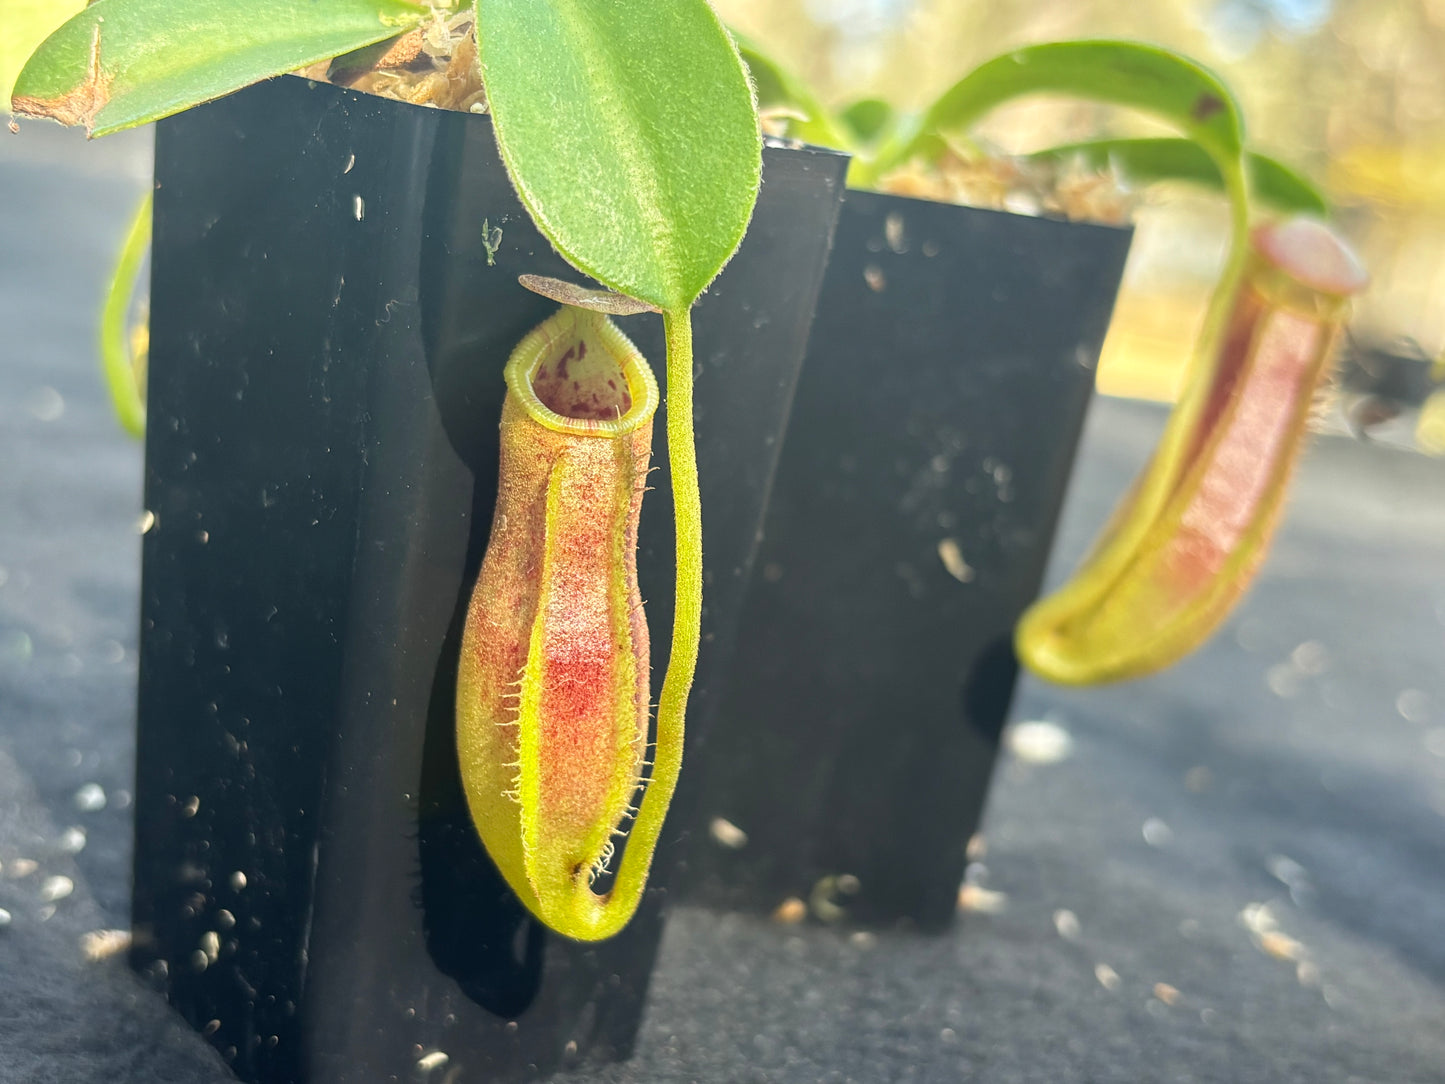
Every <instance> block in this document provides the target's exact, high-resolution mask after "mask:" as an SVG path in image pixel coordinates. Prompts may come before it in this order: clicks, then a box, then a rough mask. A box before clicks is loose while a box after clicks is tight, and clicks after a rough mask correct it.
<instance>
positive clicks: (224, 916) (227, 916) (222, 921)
mask: <svg viewBox="0 0 1445 1084" xmlns="http://www.w3.org/2000/svg"><path fill="white" fill-rule="evenodd" d="M235 925H236V916H235V915H233V914H231V912H230V911H227V910H226V909H225V908H224V907H222V908H221V909H220V910H219V911H217V912H216V926H217V927H218V928H220V929H222V930H229V929H231V928H232V927H234V926H235Z"/></svg>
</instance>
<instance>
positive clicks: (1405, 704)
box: [1395, 689, 1430, 723]
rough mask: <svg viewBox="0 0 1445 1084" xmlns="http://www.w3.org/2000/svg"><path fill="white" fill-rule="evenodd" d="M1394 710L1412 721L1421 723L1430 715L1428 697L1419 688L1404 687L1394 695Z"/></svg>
mask: <svg viewBox="0 0 1445 1084" xmlns="http://www.w3.org/2000/svg"><path fill="white" fill-rule="evenodd" d="M1395 710H1396V711H1398V712H1399V713H1400V717H1401V718H1403V719H1406V720H1408V721H1409V722H1412V723H1423V722H1424V721H1425V720H1426V718H1427V717H1428V716H1429V715H1430V697H1429V696H1427V695H1426V694H1425V693H1423V692H1421V691H1420V690H1419V689H1406V690H1404V691H1403V692H1401V693H1400V695H1399V696H1397V697H1395Z"/></svg>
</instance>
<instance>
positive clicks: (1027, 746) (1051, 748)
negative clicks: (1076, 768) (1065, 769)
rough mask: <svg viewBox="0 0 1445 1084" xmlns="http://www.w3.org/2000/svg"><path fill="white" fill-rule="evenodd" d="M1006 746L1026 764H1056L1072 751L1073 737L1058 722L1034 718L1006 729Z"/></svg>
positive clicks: (1066, 757)
mask: <svg viewBox="0 0 1445 1084" xmlns="http://www.w3.org/2000/svg"><path fill="white" fill-rule="evenodd" d="M1008 748H1009V751H1010V752H1011V753H1013V755H1014V756H1016V757H1018V758H1019V760H1022V761H1024V762H1025V763H1026V764H1058V763H1059V762H1060V761H1063V760H1067V759H1068V758H1069V756H1070V754H1071V753H1073V751H1074V739H1073V738H1072V737H1070V735H1069V732H1068V731H1067V730H1065V729H1064V728H1063V727H1061V726H1059V724H1058V723H1055V722H1051V721H1050V720H1048V719H1035V720H1032V721H1029V722H1024V723H1015V724H1014V725H1013V726H1011V727H1009V730H1008Z"/></svg>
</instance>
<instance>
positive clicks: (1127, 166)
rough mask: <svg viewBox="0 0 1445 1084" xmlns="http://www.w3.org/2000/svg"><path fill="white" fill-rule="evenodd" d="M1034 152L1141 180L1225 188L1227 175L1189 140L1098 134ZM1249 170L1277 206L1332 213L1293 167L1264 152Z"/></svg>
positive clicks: (1252, 156)
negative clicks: (1115, 136)
mask: <svg viewBox="0 0 1445 1084" xmlns="http://www.w3.org/2000/svg"><path fill="white" fill-rule="evenodd" d="M1029 157H1031V158H1035V159H1053V160H1056V161H1067V160H1069V159H1074V158H1077V159H1080V160H1082V161H1083V162H1085V163H1086V164H1087V165H1089V166H1090V167H1091V168H1094V169H1105V168H1107V167H1109V166H1111V165H1112V166H1113V167H1115V168H1116V169H1118V170H1119V171H1120V172H1121V173H1122V174H1123V175H1124V176H1125V177H1127V178H1129V179H1130V180H1132V181H1136V182H1139V183H1149V182H1151V181H1186V182H1189V183H1193V184H1199V185H1203V186H1205V187H1207V188H1212V189H1214V190H1216V191H1223V189H1224V180H1223V178H1222V177H1221V176H1220V173H1219V169H1218V167H1217V166H1216V165H1215V164H1214V160H1213V159H1212V158H1210V157H1209V155H1208V154H1206V153H1205V152H1204V149H1203V148H1202V147H1200V146H1199V145H1198V144H1197V143H1191V142H1190V141H1189V140H1187V139H1099V140H1091V141H1089V142H1086V143H1066V144H1064V145H1062V146H1058V147H1050V148H1049V149H1048V150H1044V151H1039V152H1038V153H1036V154H1032V155H1030V156H1029ZM1245 169H1246V172H1247V174H1248V176H1249V182H1250V184H1249V187H1250V193H1251V195H1253V196H1254V198H1256V199H1257V200H1259V201H1260V202H1261V203H1265V204H1268V205H1269V206H1271V207H1273V208H1275V209H1276V210H1278V211H1285V212H1294V213H1300V214H1310V215H1316V216H1319V217H1321V218H1323V217H1325V216H1326V215H1328V214H1329V203H1328V201H1327V200H1326V199H1325V196H1324V193H1322V192H1321V191H1320V190H1319V189H1318V188H1316V187H1315V185H1314V184H1313V183H1311V182H1310V181H1309V180H1308V179H1306V178H1305V177H1304V176H1302V175H1301V174H1299V173H1297V172H1295V171H1294V170H1293V169H1291V168H1290V167H1289V166H1287V165H1285V164H1284V163H1283V162H1280V161H1278V160H1276V159H1274V158H1270V157H1268V156H1266V155H1263V154H1256V153H1254V152H1252V151H1251V152H1248V153H1247V154H1246V155H1245Z"/></svg>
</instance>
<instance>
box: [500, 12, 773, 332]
mask: <svg viewBox="0 0 1445 1084" xmlns="http://www.w3.org/2000/svg"><path fill="white" fill-rule="evenodd" d="M477 25H478V30H479V35H478V38H479V41H478V46H479V51H480V53H481V60H482V72H483V79H484V82H485V85H486V91H487V101H488V103H489V104H490V107H491V112H492V120H493V123H494V124H495V127H496V133H497V144H498V146H499V147H500V149H501V152H502V159H503V161H505V162H506V165H507V169H508V171H509V172H510V174H511V176H512V181H513V183H514V184H515V185H516V187H517V192H518V194H519V195H520V197H521V199H522V202H523V204H525V205H526V207H527V210H528V211H529V212H530V213H531V215H532V218H533V220H534V221H535V222H536V223H537V226H538V227H539V228H540V229H541V231H542V232H543V233H544V234H545V235H546V236H547V238H548V239H549V240H550V241H551V242H552V244H553V245H555V246H556V248H557V250H558V251H559V252H561V254H562V255H563V256H564V257H566V258H567V259H568V260H569V261H571V263H573V264H574V265H575V266H576V267H577V268H579V269H580V270H582V271H583V272H585V273H586V274H588V275H591V276H592V277H593V278H595V279H597V280H598V281H600V282H602V283H603V284H604V285H606V286H609V287H611V288H612V289H614V290H616V291H618V292H619V293H623V294H627V295H628V296H630V297H635V298H638V299H640V300H642V301H646V302H648V303H650V304H652V305H655V306H657V307H658V308H660V309H662V310H664V311H666V312H680V311H686V309H687V308H688V306H690V305H691V304H692V302H693V301H694V300H695V299H696V298H697V296H698V294H700V293H701V292H702V291H703V289H704V287H706V286H707V284H708V283H709V282H711V281H712V279H713V277H714V276H715V275H716V274H717V273H718V271H720V270H721V269H722V266H723V264H725V263H726V262H727V260H728V259H729V257H731V256H732V254H733V252H734V250H735V249H736V248H737V246H738V242H739V241H741V240H742V236H743V232H744V231H745V230H746V229H747V225H748V220H749V218H750V217H751V216H752V210H753V203H754V202H755V200H756V199H757V192H758V182H759V177H760V174H761V170H762V137H761V135H760V134H759V131H758V121H757V113H756V110H755V108H754V105H753V96H752V90H751V88H750V87H749V86H748V81H747V76H746V74H745V73H744V70H743V65H742V60H741V58H740V57H739V56H738V52H737V49H736V47H735V46H734V45H733V41H732V39H731V38H730V37H729V36H728V34H727V31H726V30H724V29H723V26H722V23H720V22H719V21H718V19H717V16H716V15H715V14H714V13H713V11H712V8H711V7H709V6H708V4H707V3H706V0H548V2H547V3H541V2H539V0H477Z"/></svg>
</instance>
